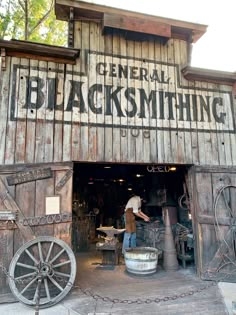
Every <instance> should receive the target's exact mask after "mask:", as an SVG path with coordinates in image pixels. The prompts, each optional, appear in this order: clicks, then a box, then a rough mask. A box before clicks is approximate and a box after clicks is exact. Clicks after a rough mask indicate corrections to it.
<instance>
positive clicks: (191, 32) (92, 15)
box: [55, 0, 207, 43]
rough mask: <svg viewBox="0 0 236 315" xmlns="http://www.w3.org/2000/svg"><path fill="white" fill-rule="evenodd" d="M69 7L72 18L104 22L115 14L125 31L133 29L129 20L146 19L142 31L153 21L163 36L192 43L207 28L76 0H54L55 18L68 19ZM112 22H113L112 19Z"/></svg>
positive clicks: (141, 21)
mask: <svg viewBox="0 0 236 315" xmlns="http://www.w3.org/2000/svg"><path fill="white" fill-rule="evenodd" d="M70 8H73V9H74V20H87V21H96V22H102V23H103V24H104V16H105V17H106V16H112V17H114V16H115V17H116V20H120V19H122V18H123V19H126V20H127V21H126V24H125V25H126V30H127V31H133V29H129V27H128V26H127V25H128V24H129V20H130V25H132V24H133V21H134V20H136V21H138V20H139V21H140V24H142V23H143V21H148V22H147V31H146V32H145V31H144V33H149V31H148V30H150V29H151V28H150V27H149V25H150V24H151V23H153V25H154V26H155V28H156V26H157V25H158V24H159V25H160V28H159V29H160V31H161V32H163V30H165V32H166V34H164V35H165V36H164V37H167V38H169V37H173V38H180V39H184V40H186V41H191V42H193V43H195V42H197V40H198V39H199V38H200V37H201V36H202V35H203V34H204V33H205V32H206V29H207V25H203V24H196V23H191V22H185V21H180V20H174V19H170V18H165V17H159V16H154V15H149V14H143V13H139V12H134V11H127V10H123V9H118V8H113V7H109V6H104V5H98V4H93V3H88V2H85V1H78V0H56V2H55V13H56V17H57V19H61V20H66V21H69V16H70ZM110 21H111V19H110ZM113 23H115V22H114V21H113ZM119 25H120V24H119V23H118V24H117V27H115V26H116V25H115V24H114V25H113V27H114V28H118V29H119ZM104 27H106V25H104ZM144 27H145V26H144ZM168 27H169V28H168ZM169 29H170V30H169ZM140 32H142V30H141V31H140ZM169 32H170V34H169ZM154 35H155V34H154ZM157 35H158V34H157ZM160 35H161V34H160Z"/></svg>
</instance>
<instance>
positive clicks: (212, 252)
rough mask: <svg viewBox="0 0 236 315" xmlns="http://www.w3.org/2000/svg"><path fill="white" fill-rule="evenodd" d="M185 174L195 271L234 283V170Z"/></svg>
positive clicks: (196, 170)
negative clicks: (188, 184)
mask: <svg viewBox="0 0 236 315" xmlns="http://www.w3.org/2000/svg"><path fill="white" fill-rule="evenodd" d="M189 175H190V176H189V178H190V181H191V209H192V215H193V221H194V228H195V256H196V257H195V261H196V266H197V272H198V274H199V276H200V277H201V278H202V279H205V280H222V281H230V282H236V272H235V271H236V168H235V167H234V168H233V167H230V168H222V167H210V168H207V167H193V168H192V169H191V170H190V174H189Z"/></svg>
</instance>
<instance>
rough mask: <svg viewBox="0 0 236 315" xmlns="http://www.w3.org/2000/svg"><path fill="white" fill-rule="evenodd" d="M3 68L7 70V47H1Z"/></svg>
mask: <svg viewBox="0 0 236 315" xmlns="http://www.w3.org/2000/svg"><path fill="white" fill-rule="evenodd" d="M1 70H3V71H5V70H6V49H5V48H1Z"/></svg>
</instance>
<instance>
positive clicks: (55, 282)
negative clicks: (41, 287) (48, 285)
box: [49, 277, 63, 292]
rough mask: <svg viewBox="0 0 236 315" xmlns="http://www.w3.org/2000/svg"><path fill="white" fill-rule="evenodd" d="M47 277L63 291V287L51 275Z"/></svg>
mask: <svg viewBox="0 0 236 315" xmlns="http://www.w3.org/2000/svg"><path fill="white" fill-rule="evenodd" d="M49 279H50V281H51V282H52V283H53V284H54V285H55V286H56V287H57V288H58V289H59V290H60V291H61V292H62V291H63V288H62V287H61V286H60V284H59V283H58V282H57V281H56V280H55V279H53V278H52V277H49Z"/></svg>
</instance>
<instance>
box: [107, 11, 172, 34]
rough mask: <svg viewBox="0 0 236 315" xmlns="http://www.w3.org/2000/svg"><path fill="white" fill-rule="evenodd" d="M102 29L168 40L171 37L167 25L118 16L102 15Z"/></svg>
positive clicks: (169, 28)
mask: <svg viewBox="0 0 236 315" xmlns="http://www.w3.org/2000/svg"><path fill="white" fill-rule="evenodd" d="M103 27H104V28H106V27H112V28H116V29H122V30H127V31H133V32H140V33H145V34H151V35H157V36H163V37H168V38H170V37H171V27H170V25H168V24H165V23H161V22H156V21H149V20H148V19H142V18H137V17H127V16H124V15H118V14H111V13H104V17H103Z"/></svg>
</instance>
